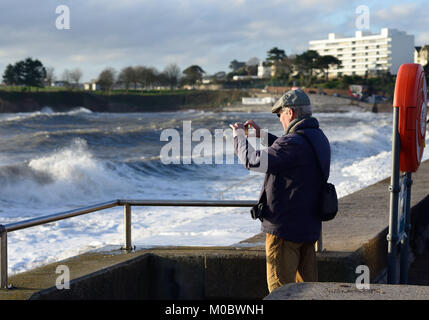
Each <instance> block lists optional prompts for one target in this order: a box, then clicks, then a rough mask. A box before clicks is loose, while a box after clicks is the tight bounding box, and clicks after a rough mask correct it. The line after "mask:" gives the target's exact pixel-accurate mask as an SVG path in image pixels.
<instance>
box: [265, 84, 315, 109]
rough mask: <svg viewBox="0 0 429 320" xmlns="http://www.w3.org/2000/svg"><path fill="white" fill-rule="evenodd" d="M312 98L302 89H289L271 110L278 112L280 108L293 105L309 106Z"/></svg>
mask: <svg viewBox="0 0 429 320" xmlns="http://www.w3.org/2000/svg"><path fill="white" fill-rule="evenodd" d="M309 104H310V98H308V96H307V94H306V93H305V92H304V91H302V90H301V89H296V90H289V91H288V92H286V93H285V94H284V95H282V97H281V98H280V99H279V100H277V102H276V103H275V104H274V105H273V107H272V109H271V112H272V113H278V112H279V111H280V109H282V108H285V107H293V106H307V105H309Z"/></svg>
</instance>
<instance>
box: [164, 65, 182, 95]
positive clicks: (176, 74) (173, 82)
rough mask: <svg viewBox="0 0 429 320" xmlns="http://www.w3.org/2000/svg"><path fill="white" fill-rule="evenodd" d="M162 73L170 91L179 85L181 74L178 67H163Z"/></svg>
mask: <svg viewBox="0 0 429 320" xmlns="http://www.w3.org/2000/svg"><path fill="white" fill-rule="evenodd" d="M163 73H164V74H165V78H166V79H165V80H166V82H167V84H168V85H169V86H170V89H173V88H174V87H176V86H177V84H178V83H179V79H180V74H181V71H180V68H179V66H178V65H177V64H175V63H170V64H169V65H168V66H166V67H165V69H164V71H163Z"/></svg>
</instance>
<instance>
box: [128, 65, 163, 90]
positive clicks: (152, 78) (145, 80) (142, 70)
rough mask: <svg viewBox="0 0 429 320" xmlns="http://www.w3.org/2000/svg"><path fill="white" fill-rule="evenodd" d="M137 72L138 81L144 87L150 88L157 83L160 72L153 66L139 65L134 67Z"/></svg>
mask: <svg viewBox="0 0 429 320" xmlns="http://www.w3.org/2000/svg"><path fill="white" fill-rule="evenodd" d="M134 70H135V72H136V77H137V82H138V83H139V84H140V85H141V86H142V88H148V87H151V86H153V85H154V84H155V83H156V80H157V79H156V78H157V75H158V74H159V72H158V71H157V70H156V69H155V68H152V67H149V68H148V67H145V66H137V67H135V68H134Z"/></svg>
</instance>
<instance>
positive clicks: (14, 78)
mask: <svg viewBox="0 0 429 320" xmlns="http://www.w3.org/2000/svg"><path fill="white" fill-rule="evenodd" d="M3 82H4V83H5V84H7V85H9V86H14V85H17V84H18V82H19V80H18V75H17V74H16V72H15V68H14V66H13V65H11V64H8V65H7V67H6V69H5V71H4V73H3Z"/></svg>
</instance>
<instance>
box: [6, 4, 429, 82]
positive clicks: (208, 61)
mask: <svg viewBox="0 0 429 320" xmlns="http://www.w3.org/2000/svg"><path fill="white" fill-rule="evenodd" d="M425 2H426V3H425ZM61 5H65V6H67V7H68V8H69V17H70V29H58V28H57V20H58V19H59V18H61V17H60V16H61V14H62V12H59V13H56V9H57V7H58V6H61ZM362 5H364V6H367V7H368V9H369V30H368V31H371V32H374V33H379V32H380V29H381V28H383V27H389V28H396V29H399V30H403V31H406V32H407V33H409V34H412V35H414V36H415V45H416V46H418V45H424V44H429V14H427V12H428V10H427V9H428V1H427V0H426V1H420V0H416V1H397V0H393V1H392V0H389V1H386V0H382V1H366V2H364V1H354V0H324V1H315V0H294V1H291V0H73V1H72V0H1V2H0V73H1V75H2V74H3V72H4V69H5V67H6V66H7V65H8V64H9V63H15V62H16V61H19V60H22V59H24V58H26V57H32V58H37V59H39V60H41V61H42V63H43V64H44V65H45V66H46V67H52V68H54V70H55V75H56V77H57V78H58V79H61V76H62V74H63V71H64V70H65V69H69V70H71V69H74V68H80V69H81V70H82V71H83V79H82V81H90V80H92V79H96V78H97V76H98V74H99V73H100V72H101V71H102V70H103V69H104V68H105V67H113V68H114V69H116V70H118V71H119V70H120V69H122V68H123V67H126V66H130V65H145V66H152V67H156V68H157V69H158V70H162V69H164V68H165V66H166V65H168V64H170V63H176V64H177V65H179V67H180V68H181V69H182V70H184V69H185V68H187V67H189V66H190V65H193V64H197V65H199V66H201V67H202V68H203V69H204V70H205V71H206V73H207V74H214V73H216V72H218V71H225V72H229V71H230V69H229V68H228V66H229V63H230V62H231V61H232V60H234V59H236V60H238V61H244V62H246V61H248V60H249V59H251V58H253V57H257V58H259V59H265V58H266V56H267V51H268V50H269V49H271V48H273V47H278V48H280V49H283V50H285V52H286V54H287V55H291V54H296V53H301V52H303V51H305V50H307V49H308V42H309V41H310V40H321V39H326V38H327V37H328V33H331V32H335V33H342V34H344V35H346V36H353V35H354V33H355V31H356V30H357V27H356V20H357V19H358V16H359V14H358V13H356V8H358V7H359V6H362ZM61 21H62V19H61Z"/></svg>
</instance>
